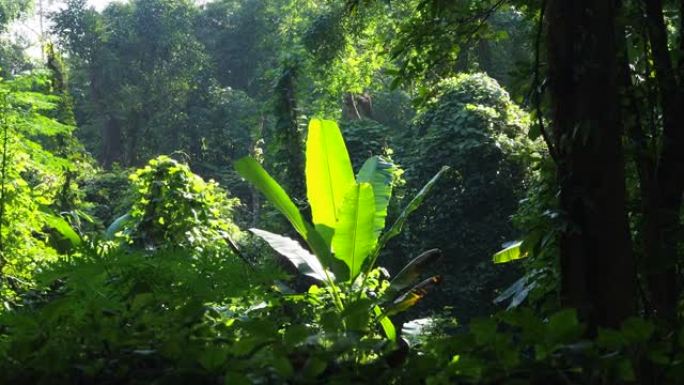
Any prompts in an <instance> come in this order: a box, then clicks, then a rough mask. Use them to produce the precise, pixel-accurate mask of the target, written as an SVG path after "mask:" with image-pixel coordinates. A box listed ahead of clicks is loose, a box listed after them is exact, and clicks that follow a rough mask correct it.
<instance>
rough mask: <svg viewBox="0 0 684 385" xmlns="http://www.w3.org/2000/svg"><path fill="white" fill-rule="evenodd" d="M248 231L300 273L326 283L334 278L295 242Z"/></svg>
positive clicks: (252, 230)
mask: <svg viewBox="0 0 684 385" xmlns="http://www.w3.org/2000/svg"><path fill="white" fill-rule="evenodd" d="M249 231H251V232H252V233H254V234H255V235H257V236H259V237H260V238H261V239H263V240H264V241H266V242H267V243H268V244H269V245H270V246H271V247H272V248H273V250H275V251H277V252H278V253H279V254H280V255H282V256H284V257H285V258H287V259H288V260H289V261H290V262H292V264H293V265H295V267H296V268H297V270H299V272H300V273H302V274H304V275H307V276H309V277H311V278H315V279H317V280H319V281H321V282H327V281H328V277H330V279H334V277H335V276H334V275H333V274H332V273H331V272H326V270H325V268H324V267H323V265H322V264H321V262H320V261H319V260H318V258H316V256H315V255H313V254H311V253H309V252H308V251H307V250H306V249H304V248H303V247H302V246H301V245H300V244H299V243H297V241H295V240H293V239H290V238H288V237H284V236H282V235H278V234H273V233H271V232H268V231H265V230H259V229H249ZM326 273H327V274H326Z"/></svg>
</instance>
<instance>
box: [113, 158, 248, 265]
mask: <svg viewBox="0 0 684 385" xmlns="http://www.w3.org/2000/svg"><path fill="white" fill-rule="evenodd" d="M130 180H131V183H132V191H133V196H132V201H133V204H132V207H131V209H130V211H129V213H128V214H126V215H125V216H123V217H121V218H119V219H117V221H116V222H115V223H114V224H113V225H112V226H111V227H110V229H109V232H110V233H112V234H114V233H117V232H118V233H119V234H120V235H121V236H122V237H123V238H125V239H126V240H127V242H128V243H130V244H132V245H134V246H136V247H139V248H144V249H147V250H156V249H160V248H167V247H172V248H176V247H180V248H185V249H192V250H194V251H197V252H199V253H207V252H212V251H213V252H216V251H218V250H222V249H225V248H226V247H227V244H226V238H236V237H239V236H240V231H239V229H238V228H237V226H235V225H234V224H233V222H232V220H231V219H230V217H231V214H232V209H233V207H234V206H235V205H237V204H238V203H239V201H237V199H229V198H227V197H226V195H225V193H224V192H223V191H221V189H220V188H219V186H218V185H217V184H216V183H215V182H213V181H209V182H205V181H204V180H202V178H200V177H199V176H197V175H195V174H193V173H192V172H191V171H190V169H189V168H188V166H187V165H184V164H181V163H179V162H177V161H175V160H173V159H171V158H169V157H167V156H160V157H158V158H155V159H152V160H151V161H150V162H149V163H148V165H147V166H145V167H144V168H142V169H140V170H138V171H136V172H135V173H134V174H132V175H131V177H130ZM119 230H121V231H119Z"/></svg>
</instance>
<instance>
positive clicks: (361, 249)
mask: <svg viewBox="0 0 684 385" xmlns="http://www.w3.org/2000/svg"><path fill="white" fill-rule="evenodd" d="M374 223H375V197H374V195H373V187H372V186H371V185H370V184H369V183H361V184H357V185H355V186H354V187H353V188H351V189H350V190H349V191H348V192H347V195H346V196H345V199H344V203H343V204H342V207H341V208H340V213H339V222H338V223H337V226H336V227H335V234H334V235H333V239H332V247H333V252H334V255H335V257H336V258H338V259H340V260H342V261H343V262H344V263H345V264H346V265H347V267H348V268H349V279H350V280H354V278H356V276H358V275H359V273H360V272H361V267H362V266H363V262H364V261H365V260H366V258H368V256H370V253H371V252H372V251H373V249H374V248H375V244H376V241H377V240H376V238H375V233H374Z"/></svg>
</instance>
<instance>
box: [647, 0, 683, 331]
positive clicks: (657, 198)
mask: <svg viewBox="0 0 684 385" xmlns="http://www.w3.org/2000/svg"><path fill="white" fill-rule="evenodd" d="M643 3H644V6H645V11H646V27H647V32H648V39H649V42H650V46H651V53H652V57H653V64H654V69H655V77H656V82H657V84H658V92H659V94H660V95H659V97H660V105H661V109H662V124H663V133H662V137H661V143H660V148H661V150H660V154H659V158H658V162H657V166H656V167H655V176H654V179H653V183H652V186H651V191H649V201H648V203H649V206H648V207H647V208H646V210H645V212H644V216H645V223H646V227H645V229H644V245H645V248H646V250H645V253H646V255H647V257H648V260H647V263H646V277H647V281H648V288H649V292H650V295H651V300H652V303H653V308H654V310H655V312H656V315H657V316H659V317H661V318H663V319H666V320H669V321H674V319H675V318H676V312H677V302H678V299H679V294H680V287H679V283H678V279H677V262H678V259H679V256H678V250H677V248H678V243H679V239H678V238H679V231H680V227H681V225H680V211H681V206H682V191H684V127H682V113H684V110H683V109H682V101H684V98H683V96H682V91H680V87H679V85H678V84H679V83H678V81H677V80H678V79H677V76H676V74H675V69H674V66H673V64H672V60H671V58H670V52H669V49H668V41H667V29H666V26H665V20H664V17H663V4H662V1H661V0H644V1H643ZM681 68H682V63H680V69H681ZM679 80H680V81H681V79H679Z"/></svg>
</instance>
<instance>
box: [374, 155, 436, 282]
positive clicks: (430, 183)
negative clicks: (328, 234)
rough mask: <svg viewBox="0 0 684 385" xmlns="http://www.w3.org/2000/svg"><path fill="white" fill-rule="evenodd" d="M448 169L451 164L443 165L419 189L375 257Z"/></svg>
mask: <svg viewBox="0 0 684 385" xmlns="http://www.w3.org/2000/svg"><path fill="white" fill-rule="evenodd" d="M447 170H449V166H444V167H442V169H441V170H439V172H438V173H437V174H435V176H433V177H432V179H430V180H429V181H428V182H427V183H426V184H425V186H423V188H422V189H420V191H418V194H416V196H415V197H413V199H411V201H410V202H409V203H408V205H406V207H404V210H403V211H402V212H401V214H400V215H399V217H398V218H397V219H396V220H395V221H394V223H393V224H392V227H390V229H389V230H387V232H385V233H384V234H383V235H382V236H381V237H380V240H379V241H378V245H377V247H376V250H375V252H374V255H373V259H375V258H377V256H378V254H379V253H380V250H381V249H382V248H383V247H384V246H385V244H387V242H388V241H389V240H390V239H392V238H394V237H395V236H397V235H399V234H400V233H401V230H402V228H403V227H404V224H406V220H408V218H409V215H411V213H412V212H414V211H416V209H418V207H420V205H421V204H422V203H423V201H424V200H425V197H426V196H427V195H428V194H429V193H430V190H432V188H433V187H434V186H435V184H436V183H437V181H438V180H439V178H440V177H441V176H442V174H444V173H445V172H446V171H447ZM374 262H375V260H373V261H372V263H371V265H370V266H369V267H368V268H369V269H371V268H372V267H373V264H374Z"/></svg>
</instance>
